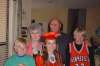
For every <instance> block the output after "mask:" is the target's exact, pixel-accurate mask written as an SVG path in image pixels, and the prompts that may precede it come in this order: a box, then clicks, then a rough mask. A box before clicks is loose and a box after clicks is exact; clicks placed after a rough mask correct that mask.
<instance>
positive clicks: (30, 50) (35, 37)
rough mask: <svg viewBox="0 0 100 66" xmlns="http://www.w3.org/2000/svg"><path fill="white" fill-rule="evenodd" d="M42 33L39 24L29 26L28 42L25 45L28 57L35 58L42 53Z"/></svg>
mask: <svg viewBox="0 0 100 66" xmlns="http://www.w3.org/2000/svg"><path fill="white" fill-rule="evenodd" d="M42 32H43V31H42V26H41V25H40V24H39V23H33V24H31V25H30V27H29V33H30V40H29V41H28V44H27V54H28V55H31V56H35V55H37V54H38V53H40V52H41V51H42V45H43V42H41V41H40V39H41V36H42Z"/></svg>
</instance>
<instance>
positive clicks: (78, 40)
mask: <svg viewBox="0 0 100 66" xmlns="http://www.w3.org/2000/svg"><path fill="white" fill-rule="evenodd" d="M83 34H84V32H77V33H74V39H75V42H76V43H77V44H82V42H83V40H84V37H83Z"/></svg>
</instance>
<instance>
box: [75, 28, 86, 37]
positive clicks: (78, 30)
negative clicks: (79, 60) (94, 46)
mask: <svg viewBox="0 0 100 66" xmlns="http://www.w3.org/2000/svg"><path fill="white" fill-rule="evenodd" d="M81 32H83V37H84V38H87V33H86V30H85V29H84V28H83V27H77V28H76V29H75V31H74V35H75V34H77V33H81Z"/></svg>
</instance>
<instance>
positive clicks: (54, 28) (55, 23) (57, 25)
mask: <svg viewBox="0 0 100 66" xmlns="http://www.w3.org/2000/svg"><path fill="white" fill-rule="evenodd" d="M60 28H61V24H60V23H59V22H58V20H52V21H51V23H50V30H51V31H53V32H59V31H60Z"/></svg>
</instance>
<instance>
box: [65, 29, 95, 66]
mask: <svg viewBox="0 0 100 66" xmlns="http://www.w3.org/2000/svg"><path fill="white" fill-rule="evenodd" d="M85 34H86V32H85V30H84V29H83V28H76V30H75V31H74V41H73V42H71V43H70V44H69V45H68V46H67V47H68V48H67V51H66V52H67V53H66V54H67V58H66V59H67V61H66V62H67V63H66V66H95V63H94V53H93V48H92V47H91V46H90V44H89V42H88V40H87V39H86V35H85Z"/></svg>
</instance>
